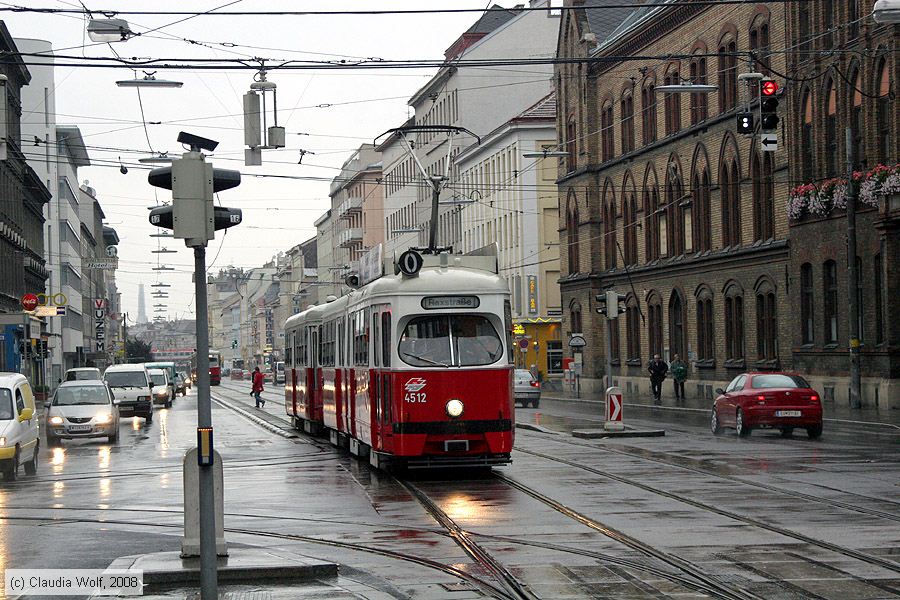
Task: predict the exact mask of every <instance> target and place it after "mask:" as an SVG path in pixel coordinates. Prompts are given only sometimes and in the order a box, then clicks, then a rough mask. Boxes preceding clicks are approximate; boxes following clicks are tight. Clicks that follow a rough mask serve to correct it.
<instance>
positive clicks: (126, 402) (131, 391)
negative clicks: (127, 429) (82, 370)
mask: <svg viewBox="0 0 900 600" xmlns="http://www.w3.org/2000/svg"><path fill="white" fill-rule="evenodd" d="M103 381H105V382H106V384H107V385H108V386H109V389H110V390H112V393H113V396H115V399H116V400H118V401H119V412H120V413H121V414H122V416H123V417H127V416H132V415H134V416H137V417H144V418H145V419H146V420H147V423H152V422H153V400H152V396H153V384H152V383H150V375H149V374H148V373H147V369H146V368H145V367H144V365H143V363H141V364H130V365H111V366H109V367H107V369H106V372H104V373H103Z"/></svg>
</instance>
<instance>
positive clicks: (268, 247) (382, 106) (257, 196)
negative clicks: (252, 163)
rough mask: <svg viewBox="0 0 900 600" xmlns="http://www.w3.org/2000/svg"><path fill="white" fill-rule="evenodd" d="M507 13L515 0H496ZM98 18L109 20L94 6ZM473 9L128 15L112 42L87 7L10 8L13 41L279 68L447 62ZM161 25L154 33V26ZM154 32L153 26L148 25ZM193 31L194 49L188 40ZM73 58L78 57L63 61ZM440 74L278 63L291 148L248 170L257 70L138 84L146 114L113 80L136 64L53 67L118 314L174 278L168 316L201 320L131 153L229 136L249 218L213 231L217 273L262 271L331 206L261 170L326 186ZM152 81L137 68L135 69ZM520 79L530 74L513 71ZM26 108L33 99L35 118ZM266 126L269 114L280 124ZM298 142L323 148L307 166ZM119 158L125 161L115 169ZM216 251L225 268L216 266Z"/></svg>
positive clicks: (60, 1) (410, 5) (224, 154)
mask: <svg viewBox="0 0 900 600" xmlns="http://www.w3.org/2000/svg"><path fill="white" fill-rule="evenodd" d="M498 3H499V4H501V5H503V6H507V7H509V6H513V5H514V4H515V3H514V2H508V1H507V2H498ZM25 4H26V5H28V6H33V7H47V8H81V4H79V2H77V1H76V2H71V1H68V0H65V1H64V0H31V1H30V2H26V3H25ZM84 5H85V6H86V7H87V8H88V9H92V10H99V9H102V10H115V9H121V10H131V11H134V10H151V11H161V10H175V11H184V10H191V11H197V12H203V11H211V10H213V9H216V8H220V7H221V8H222V9H223V10H229V11H234V10H244V11H251V12H252V11H266V10H269V11H271V10H278V9H284V10H348V9H369V10H371V9H398V10H402V9H414V8H415V9H420V8H423V7H428V8H442V7H443V8H478V9H483V8H486V7H487V6H488V3H487V2H485V1H484V0H445V1H444V2H438V1H436V0H430V1H429V2H422V1H421V0H419V1H412V0H409V1H407V0H377V1H376V0H356V1H335V0H302V1H301V0H297V1H291V2H286V1H280V2H272V1H271V0H267V1H264V0H238V1H237V2H233V1H232V2H226V0H219V1H217V2H207V1H203V2H201V1H196V0H189V1H186V2H185V1H182V2H171V1H163V0H154V1H152V2H149V1H145V2H136V1H127V2H125V1H121V0H102V3H99V2H97V1H96V0H84ZM96 16H98V17H100V16H102V15H99V14H98V15H96ZM478 16H479V15H478V14H477V13H459V14H428V15H379V16H344V15H336V16H278V17H275V16H270V17H262V16H259V17H258V16H216V17H213V16H198V17H196V18H191V19H189V20H186V21H183V22H177V21H179V20H181V19H185V18H186V17H185V16H172V15H165V16H156V15H140V16H126V17H124V18H126V20H128V22H129V23H130V25H131V27H132V29H133V30H134V31H136V32H148V33H147V35H145V36H140V37H137V38H133V39H130V40H128V41H127V42H121V43H116V44H112V48H111V47H110V46H109V45H106V44H96V43H93V42H91V40H90V39H89V38H88V37H87V36H86V33H85V30H86V24H87V22H86V20H85V18H84V17H83V16H82V15H74V14H70V15H62V14H56V15H51V14H48V15H44V14H34V13H11V12H2V13H0V18H3V19H4V21H5V22H6V26H7V28H8V29H9V30H10V32H11V33H12V35H13V37H17V38H37V39H43V40H48V41H50V42H52V44H53V47H54V49H55V51H56V54H57V55H62V54H65V55H72V56H77V57H81V56H85V57H91V56H113V49H114V50H115V51H116V52H118V54H119V55H120V56H123V57H146V58H151V57H152V58H169V59H172V60H188V59H196V58H242V59H252V58H253V57H259V58H266V59H270V60H271V64H273V65H274V64H277V63H279V62H282V61H284V60H290V59H294V60H296V59H307V60H308V59H327V60H331V59H335V60H340V59H343V58H346V59H349V60H352V59H357V58H360V57H380V58H383V59H429V60H435V59H441V58H442V57H443V53H444V50H445V49H446V48H447V47H448V46H449V45H450V44H451V43H452V42H453V41H454V40H456V38H457V37H459V35H460V34H461V33H462V32H463V31H464V30H465V29H466V28H468V27H469V26H470V25H471V24H472V23H474V22H475V21H476V20H477V19H478ZM157 28H159V29H157ZM151 29H152V30H155V31H152V32H149V30H151ZM185 39H187V40H193V41H194V42H201V43H200V44H198V43H190V42H187V41H184V40H185ZM67 62H78V61H75V60H73V61H67ZM433 73H434V71H433V70H427V69H398V70H378V71H359V70H356V71H349V70H348V71H341V72H339V71H333V70H332V71H279V70H277V69H275V70H272V71H270V72H269V76H268V78H269V80H270V81H273V82H275V83H276V84H277V86H278V109H279V110H278V121H279V125H283V126H284V127H285V128H286V129H287V144H286V148H284V149H282V150H279V151H273V150H269V151H264V153H263V166H262V167H245V166H244V164H243V151H244V145H243V143H244V140H243V117H242V110H243V108H242V99H241V97H242V95H243V94H244V93H245V92H246V91H247V90H248V89H249V86H250V84H251V83H252V81H253V74H254V72H253V71H251V70H245V71H221V70H211V71H192V70H191V71H174V70H170V71H166V70H164V69H159V70H157V73H156V77H157V78H160V79H174V80H179V81H183V82H184V86H183V87H182V88H180V89H146V88H144V89H142V90H141V99H142V102H143V109H144V120H145V121H146V122H147V123H155V122H160V123H161V124H148V125H147V126H146V133H145V128H144V126H143V125H142V116H141V108H140V105H139V102H138V95H137V92H136V91H135V89H133V88H132V89H129V88H119V87H117V86H116V84H115V82H116V81H117V80H122V79H131V78H134V77H135V74H134V73H133V72H132V71H131V70H128V69H110V68H71V67H57V68H56V74H55V80H56V90H55V93H56V110H57V123H58V124H65V125H70V124H72V125H77V126H78V127H79V128H80V129H81V132H82V135H83V137H84V140H85V144H86V145H87V146H88V152H89V154H90V157H91V160H92V166H90V167H85V168H82V169H80V170H79V179H80V180H81V181H80V182H81V183H83V182H84V181H85V180H88V181H90V185H91V186H92V187H94V188H95V189H96V191H97V196H98V199H99V200H100V202H101V205H102V207H103V210H104V212H105V213H106V218H107V222H108V224H109V225H111V226H113V227H114V228H115V229H116V231H117V232H118V234H119V237H120V238H121V243H120V245H119V271H118V273H117V275H116V277H117V281H118V283H119V289H120V291H121V293H122V304H123V310H125V311H128V312H129V313H130V318H135V317H136V316H137V290H138V284H139V283H145V284H147V287H146V293H147V313H148V317H150V318H152V317H153V315H154V313H153V304H154V303H155V302H154V299H153V298H152V297H150V296H149V294H150V291H151V288H150V285H149V284H151V283H154V282H156V281H157V280H159V281H163V282H165V283H169V284H171V285H172V286H173V287H172V288H171V294H170V298H169V300H168V301H167V302H168V311H169V312H168V316H169V317H170V318H176V317H187V318H193V316H194V302H193V284H192V283H191V273H192V271H193V253H192V252H191V251H190V250H189V249H187V248H185V247H184V245H183V242H181V241H180V240H164V242H165V245H166V246H167V247H168V248H169V249H175V250H178V253H177V254H163V255H157V254H152V253H151V251H152V250H154V249H156V248H157V240H156V239H154V238H150V237H149V235H150V234H151V233H154V232H155V231H156V230H155V228H153V227H151V226H150V224H149V223H148V221H147V214H148V210H147V207H148V206H152V205H155V204H156V203H157V202H162V201H169V200H170V195H169V192H167V191H166V190H158V189H156V188H153V187H151V186H150V185H149V184H148V183H147V167H146V166H145V165H140V164H139V163H138V162H137V159H138V158H140V157H143V156H147V155H148V154H149V151H150V150H151V149H152V150H154V151H168V152H169V153H170V154H173V153H174V154H180V153H181V152H182V151H183V150H182V147H181V145H180V144H178V143H177V142H176V137H177V135H178V132H179V131H182V130H184V131H189V132H191V133H195V134H197V135H201V136H203V137H208V138H212V139H215V140H217V141H218V142H219V147H218V148H217V149H216V152H215V154H214V157H213V158H212V161H213V164H214V165H215V166H217V167H224V168H230V169H238V170H240V171H241V172H242V173H243V181H242V183H241V185H240V187H238V188H236V189H233V190H229V191H226V192H223V193H222V194H220V200H221V202H222V204H223V205H226V206H234V207H239V208H241V209H243V211H244V223H243V224H242V225H240V226H238V227H236V228H233V229H230V230H229V231H228V233H227V235H223V232H218V234H217V238H216V240H214V241H212V242H210V245H209V247H208V249H207V265H211V268H210V271H211V272H214V271H217V270H218V268H219V267H224V266H227V265H235V266H239V267H244V268H251V267H254V266H260V265H261V264H262V263H263V262H265V261H266V260H268V259H270V258H271V257H272V256H273V255H274V254H276V253H277V252H278V251H284V250H287V249H289V248H290V247H292V246H294V245H295V244H298V243H300V242H302V241H304V240H306V239H309V238H310V237H312V236H313V235H314V234H315V228H314V227H313V222H314V221H315V220H316V219H317V218H318V217H319V216H321V215H322V214H323V212H324V211H325V210H327V208H328V207H329V200H328V188H329V183H328V181H302V180H294V179H285V178H281V179H279V178H261V177H254V175H256V174H266V175H288V176H300V177H320V178H325V179H326V180H330V179H331V178H332V177H334V176H335V175H336V174H338V173H339V170H340V166H341V164H342V163H343V161H344V160H346V159H347V158H348V156H349V155H350V153H351V152H352V151H353V150H354V149H355V148H356V147H358V146H359V145H360V144H362V143H365V142H371V141H372V140H373V138H374V137H375V136H377V135H379V134H381V133H382V132H384V131H385V130H386V129H389V128H391V127H397V126H399V125H401V124H402V123H403V121H404V120H405V119H406V118H407V117H408V116H409V110H410V109H409V107H408V106H407V104H406V101H407V100H408V98H409V97H410V96H411V94H412V93H413V92H415V91H416V90H417V89H418V88H419V87H421V86H422V85H423V84H424V83H425V82H426V81H427V80H428V78H429V77H430V76H431V75H432V74H433ZM137 76H139V77H142V76H143V73H141V72H138V73H137ZM483 76H484V77H485V84H486V85H490V84H493V83H503V80H504V78H505V77H509V75H504V73H503V72H502V70H485V71H484V75H483ZM518 80H519V81H521V75H520V76H518ZM31 109H32V108H31V107H28V106H24V107H23V111H25V113H26V114H27V112H28V111H29V110H31ZM270 124H271V123H270ZM300 149H304V150H308V151H310V152H314V153H315V154H307V155H306V156H305V157H304V158H303V164H302V165H298V164H297V162H298V160H299V158H300V152H299V150H300ZM120 160H121V163H122V164H124V165H126V166H127V168H128V173H127V174H124V175H123V174H122V173H121V172H120V167H119V164H120ZM158 256H159V257H161V258H162V259H164V260H163V264H165V265H168V266H171V267H174V268H175V271H164V272H161V273H162V274H161V275H159V276H158V275H157V273H158V272H156V271H153V270H152V268H153V267H154V266H156V263H157V257H158ZM214 260H215V262H213V261H214Z"/></svg>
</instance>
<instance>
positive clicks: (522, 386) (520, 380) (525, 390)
mask: <svg viewBox="0 0 900 600" xmlns="http://www.w3.org/2000/svg"><path fill="white" fill-rule="evenodd" d="M513 398H514V402H521V403H522V407H523V408H527V407H528V404H529V403H531V406H533V407H534V408H537V407H538V406H540V404H541V384H540V382H539V381H538V380H537V379H535V377H534V375H532V374H531V371H529V370H527V369H516V370H515V372H514V373H513Z"/></svg>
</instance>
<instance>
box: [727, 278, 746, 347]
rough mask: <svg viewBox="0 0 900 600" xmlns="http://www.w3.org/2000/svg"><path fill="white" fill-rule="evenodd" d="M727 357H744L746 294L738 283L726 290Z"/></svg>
mask: <svg viewBox="0 0 900 600" xmlns="http://www.w3.org/2000/svg"><path fill="white" fill-rule="evenodd" d="M725 357H726V358H727V359H728V360H730V361H739V360H743V359H744V296H743V293H742V292H741V290H740V288H738V287H737V286H736V285H732V286H730V287H729V288H728V289H727V290H726V291H725Z"/></svg>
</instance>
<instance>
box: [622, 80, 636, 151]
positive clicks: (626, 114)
mask: <svg viewBox="0 0 900 600" xmlns="http://www.w3.org/2000/svg"><path fill="white" fill-rule="evenodd" d="M621 113H622V116H621V119H622V154H625V153H627V152H631V151H632V150H634V88H633V87H630V88H628V89H626V90H625V91H624V92H622V102H621Z"/></svg>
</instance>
